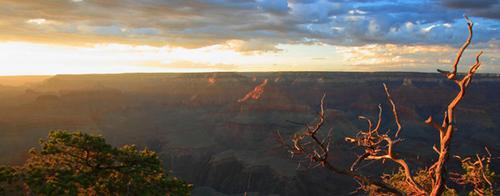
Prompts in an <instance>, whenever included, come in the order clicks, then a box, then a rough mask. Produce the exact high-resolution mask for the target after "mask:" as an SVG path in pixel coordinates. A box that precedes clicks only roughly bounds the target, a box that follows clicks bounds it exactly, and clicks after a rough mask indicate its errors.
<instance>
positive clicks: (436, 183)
mask: <svg viewBox="0 0 500 196" xmlns="http://www.w3.org/2000/svg"><path fill="white" fill-rule="evenodd" d="M465 19H466V21H467V26H468V30H469V36H468V38H467V40H466V41H465V43H464V44H463V45H462V47H461V48H460V50H459V51H458V53H457V57H456V59H455V62H454V63H453V65H452V69H453V70H452V71H450V72H448V71H442V70H439V69H438V71H439V72H440V73H441V74H443V75H445V77H446V78H447V79H448V80H450V81H453V82H454V83H455V84H456V85H457V86H458V87H459V92H458V93H457V95H456V96H455V97H454V99H453V100H452V101H451V102H450V103H449V104H448V106H447V110H446V111H445V112H444V114H443V116H444V118H443V122H442V123H441V124H437V123H435V122H434V121H433V118H432V117H431V116H429V118H428V119H427V120H426V121H425V123H427V124H429V125H431V126H433V127H434V128H436V129H437V130H438V131H439V144H438V146H437V147H436V145H434V146H433V149H434V151H435V152H436V153H437V154H438V155H439V157H438V159H437V160H436V162H435V163H434V164H432V165H431V166H430V167H428V169H426V170H425V171H426V172H427V176H428V178H429V179H430V181H431V188H430V189H424V188H423V187H422V185H420V184H418V183H417V182H416V181H415V180H414V175H415V174H412V170H411V169H410V166H409V165H408V163H407V161H405V160H404V159H403V158H400V157H399V156H398V155H397V154H396V153H394V144H396V143H398V142H400V141H401V139H400V138H399V134H400V131H401V129H402V126H401V123H400V120H399V116H398V113H397V108H396V104H395V103H394V100H393V99H392V97H391V94H390V92H389V89H388V87H387V85H385V84H384V85H383V86H384V90H385V94H386V96H387V100H388V102H389V103H390V105H391V106H392V113H393V115H394V121H395V124H396V125H397V131H396V132H395V133H394V134H391V133H390V131H389V130H387V131H385V132H381V131H382V130H381V122H382V107H381V106H380V105H379V113H378V120H377V123H376V125H375V127H373V123H372V121H371V120H370V119H369V118H367V117H364V116H360V117H359V118H360V119H362V120H366V121H367V123H368V129H367V130H363V131H359V132H358V133H357V134H356V135H355V136H353V137H346V138H345V141H347V142H349V143H351V144H354V145H355V146H357V147H358V148H361V149H362V150H363V151H364V153H363V154H361V155H358V157H357V159H356V160H354V162H353V163H352V165H351V167H350V168H349V169H342V168H337V167H335V166H334V165H333V164H332V163H330V161H329V155H330V142H331V137H332V132H331V130H330V131H329V132H328V134H327V135H326V136H325V137H320V136H319V135H318V132H319V131H320V129H321V128H322V126H323V124H324V122H325V111H324V107H325V106H324V104H325V103H324V102H325V95H323V98H322V99H321V104H320V112H319V114H318V121H317V122H316V123H315V124H314V125H312V126H311V125H306V126H305V127H306V129H305V130H304V131H302V132H300V133H298V134H295V135H294V136H293V137H292V138H291V141H289V142H286V141H285V140H284V139H283V137H282V136H281V135H280V134H279V132H278V134H277V135H278V140H279V142H280V143H281V144H282V145H283V146H285V147H287V148H288V150H289V152H290V153H291V155H292V157H301V159H300V160H299V164H302V163H304V162H309V166H310V167H318V166H321V167H324V168H326V169H328V170H330V171H332V172H335V173H338V174H342V175H346V176H350V177H352V178H353V179H355V180H356V181H357V182H358V183H359V184H360V185H361V186H360V190H364V191H374V189H375V191H376V192H378V193H380V192H386V193H391V194H396V195H402V194H409V195H432V196H437V195H442V193H443V191H444V187H445V184H446V179H447V176H446V173H445V170H444V167H445V165H446V162H447V160H448V157H449V148H450V142H451V139H452V136H453V133H454V128H455V123H454V114H455V108H456V107H457V105H458V104H459V103H460V102H461V100H462V99H463V97H464V95H465V92H466V90H467V88H468V87H469V86H470V84H471V81H472V78H473V76H474V74H475V73H476V71H477V70H478V68H479V67H480V65H481V63H480V61H479V57H480V56H481V54H482V52H479V53H478V54H477V55H476V61H475V64H473V65H472V66H471V67H470V68H469V71H468V72H467V73H465V74H464V75H463V77H462V78H461V79H458V74H457V67H458V64H459V62H460V59H461V58H462V54H463V52H464V51H465V49H466V48H467V47H468V46H469V44H470V43H471V39H472V35H473V33H472V32H473V31H472V27H473V23H472V21H470V20H469V18H467V17H465ZM477 159H478V161H476V162H470V163H469V162H467V163H469V165H472V166H477V167H478V168H479V169H480V170H478V171H483V170H482V168H484V167H483V164H482V162H483V161H484V160H485V159H484V158H483V159H481V158H479V156H478V157H477ZM369 160H371V161H374V160H381V161H392V162H394V163H396V164H398V165H399V166H400V167H401V168H402V171H403V173H404V177H405V180H404V183H405V187H406V188H405V191H404V192H403V191H402V190H399V189H397V188H395V187H393V186H392V185H391V184H389V183H387V182H384V181H379V180H376V179H370V178H368V177H366V176H363V175H361V174H360V173H358V172H357V169H358V165H360V163H361V162H363V161H369ZM465 161H470V159H467V160H465ZM488 161H489V159H488ZM455 179H459V181H460V179H462V178H460V177H459V176H458V177H456V178H455ZM467 180H470V179H462V180H461V182H462V183H463V184H466V183H470V182H469V181H467ZM474 180H475V181H474V183H475V184H474V186H475V187H476V185H477V186H479V184H480V185H481V186H484V183H482V182H483V181H486V182H487V183H486V184H489V185H491V182H489V181H488V179H487V178H486V177H484V175H483V176H482V177H481V176H480V175H477V178H474ZM481 180H483V181H481ZM477 181H481V183H478V182H477ZM491 186H492V185H491Z"/></svg>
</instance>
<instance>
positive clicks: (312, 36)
mask: <svg viewBox="0 0 500 196" xmlns="http://www.w3.org/2000/svg"><path fill="white" fill-rule="evenodd" d="M469 2H470V1H464V0H461V1H458V0H454V1H453V0H442V1H441V2H439V1H435V0H424V1H414V0H406V1H398V2H397V3H395V2H393V1H385V0H378V1H363V0H357V1H347V0H289V1H287V0H169V1H164V0H141V1H137V0H121V1H118V0H110V1H104V0H92V1H91V0H83V1H72V0H60V1H45V0H32V1H18V0H3V1H0V39H2V40H17V41H19V40H21V41H23V40H25V41H39V42H56V43H60V44H61V43H62V44H87V43H91V44H94V43H101V42H115V43H122V44H138V45H152V46H164V45H168V46H172V47H184V48H202V47H207V46H211V45H217V44H226V43H228V42H230V41H231V40H239V41H240V42H241V44H240V47H239V48H240V49H239V50H240V51H241V52H266V51H269V52H275V51H277V46H278V45H279V44H316V43H321V44H330V45H340V46H362V45H367V44H424V45H425V44H428V45H435V44H455V45H457V44H460V43H461V42H462V41H463V39H464V38H465V37H466V36H467V31H466V26H465V22H464V20H463V18H462V14H463V13H464V12H465V13H467V14H471V16H473V17H472V19H473V20H474V21H475V22H476V23H477V24H478V25H476V28H475V33H476V35H477V36H476V39H475V43H486V42H488V41H490V40H500V34H498V30H497V29H498V26H499V21H498V14H499V13H500V12H498V11H496V10H499V9H498V6H499V3H498V0H495V1H492V0H480V1H474V3H473V4H471V3H469ZM33 10H37V11H36V12H34V11H33ZM474 16H475V17H474Z"/></svg>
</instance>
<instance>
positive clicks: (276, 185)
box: [0, 72, 500, 195]
mask: <svg viewBox="0 0 500 196" xmlns="http://www.w3.org/2000/svg"><path fill="white" fill-rule="evenodd" d="M383 82H385V83H386V84H387V85H388V87H389V88H390V89H391V93H392V95H393V98H394V101H395V102H396V104H397V105H398V112H399V114H400V117H401V120H402V123H403V130H402V131H401V135H400V136H401V137H402V138H404V141H402V142H401V143H400V144H399V145H397V147H396V148H397V151H398V153H400V154H401V156H402V157H405V158H406V159H407V160H409V162H410V163H411V165H412V167H413V168H416V167H418V166H420V165H422V164H424V163H428V162H430V161H432V160H433V159H435V158H436V155H435V153H434V152H433V151H432V144H434V142H435V141H437V137H438V135H437V132H436V131H435V130H434V129H432V128H430V127H428V126H426V125H425V124H424V120H425V119H426V118H427V117H428V116H429V115H432V116H433V117H434V118H435V119H437V120H438V119H440V118H441V117H442V114H441V113H442V112H443V110H444V109H445V106H446V104H447V103H448V102H449V101H450V100H451V98H452V96H453V95H454V93H455V92H456V91H457V89H455V85H454V84H452V83H451V82H449V81H447V80H445V79H443V78H442V76H441V75H438V74H425V73H300V72H296V73H280V72H278V73H217V74H214V73H190V74H180V73H177V74H121V75H60V76H54V77H51V78H47V79H45V80H43V81H41V82H40V81H39V82H34V83H33V82H32V83H29V85H24V86H19V85H16V86H9V85H4V86H0V100H1V101H0V111H1V112H0V154H1V155H2V156H1V157H0V163H1V164H7V163H19V162H21V161H22V160H23V159H24V158H25V156H26V152H27V150H28V149H29V148H30V147H32V146H36V145H37V142H38V139H39V138H42V137H45V136H46V135H47V133H48V131H50V130H55V129H67V130H81V131H85V132H90V133H97V134H102V135H104V136H105V137H106V139H107V140H108V141H110V142H111V143H113V144H114V145H122V144H130V143H134V144H137V145H139V146H142V147H148V148H150V149H153V150H155V151H158V152H160V155H161V157H162V159H163V160H164V165H165V167H167V168H169V169H171V170H173V172H174V174H175V175H177V176H179V177H181V178H183V179H186V180H187V181H189V182H191V183H194V184H195V187H198V188H196V189H195V191H194V194H195V195H224V194H226V195H232V194H241V193H244V192H248V193H253V194H277V195H331V193H338V194H348V193H349V192H351V191H353V190H355V183H354V182H353V181H352V180H351V179H349V178H344V177H342V176H338V175H334V174H330V173H328V172H325V171H324V170H322V169H321V168H316V169H312V170H307V169H305V168H306V167H307V166H308V164H307V163H303V164H301V165H300V167H299V169H297V166H298V164H297V163H296V162H295V161H291V160H290V159H289V154H288V153H287V152H286V150H284V149H282V148H280V147H279V145H278V142H277V141H276V138H275V133H276V131H280V133H281V134H282V135H284V136H285V137H288V136H291V135H293V134H294V133H295V132H298V131H300V130H302V129H303V125H304V124H305V123H308V122H312V121H313V120H314V118H315V115H316V114H317V112H318V110H319V108H318V106H319V100H320V98H321V96H322V95H323V93H326V94H327V99H326V114H327V123H326V127H325V130H324V132H326V131H327V129H330V128H333V133H334V134H335V137H334V138H335V142H334V145H333V149H332V151H333V152H332V154H333V155H332V156H331V159H332V160H331V161H332V162H334V163H335V164H337V165H340V166H342V165H345V166H347V165H349V163H351V162H352V161H353V159H354V153H353V150H352V148H351V146H350V145H349V144H347V143H345V142H344V141H343V137H344V136H348V135H353V134H355V133H356V132H357V131H358V130H360V129H363V128H365V126H366V124H365V122H364V121H359V120H358V119H357V116H359V115H364V116H368V117H371V118H375V116H376V114H377V112H378V110H377V105H378V104H382V106H383V107H384V109H385V110H384V112H383V117H384V119H385V120H384V121H383V123H382V127H384V128H386V129H391V130H393V131H394V130H395V127H396V125H395V124H394V123H393V122H392V116H391V113H390V109H389V105H388V103H387V101H386V99H385V94H384V91H383V87H382V83H383ZM498 89H500V77H499V76H497V75H478V76H477V77H475V78H474V81H473V84H472V87H471V88H470V89H469V91H468V92H467V95H466V96H465V98H464V100H463V102H462V103H461V104H460V105H459V107H458V108H457V115H456V117H457V118H456V123H457V131H456V135H455V136H454V140H453V143H452V150H453V152H452V154H453V155H454V154H462V155H472V154H475V153H482V152H483V151H482V149H483V147H484V146H488V147H489V148H490V150H491V151H492V152H494V153H495V152H498V151H499V150H500V145H499V144H498V141H500V132H499V127H500V114H498V111H500V102H499V101H498V100H500V92H499V91H498ZM245 97H246V99H245ZM497 154H498V153H497ZM493 165H495V164H493ZM450 167H451V168H453V167H454V163H453V162H451V166H450ZM494 169H496V168H494ZM364 170H365V171H367V172H369V171H378V172H379V173H380V172H392V171H394V170H395V167H393V165H391V164H388V163H386V164H372V165H370V166H368V167H366V168H364Z"/></svg>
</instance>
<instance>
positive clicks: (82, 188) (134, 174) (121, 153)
mask: <svg viewBox="0 0 500 196" xmlns="http://www.w3.org/2000/svg"><path fill="white" fill-rule="evenodd" d="M40 144H41V149H40V150H39V151H37V150H35V149H31V150H30V155H29V158H28V159H27V161H26V162H25V164H24V165H22V166H19V167H2V168H0V193H1V191H2V190H3V191H8V189H10V191H12V188H11V187H14V186H18V187H19V186H20V187H22V188H18V189H17V191H18V192H21V191H24V192H25V193H28V194H29V193H36V194H37V195H169V194H171V195H189V193H190V191H191V188H192V187H191V185H189V184H187V183H185V182H183V181H181V180H179V179H177V178H175V177H173V176H171V175H169V174H167V173H166V172H165V171H164V169H163V167H162V164H161V161H160V160H159V158H158V155H157V154H156V153H155V152H153V151H150V150H147V149H145V150H137V148H136V147H135V146H134V145H125V146H123V147H120V148H115V147H112V146H111V145H109V144H107V143H106V141H105V140H104V138H103V137H101V136H94V135H89V134H85V133H80V132H66V131H53V132H50V133H49V136H48V138H47V139H46V140H41V141H40ZM1 186H3V189H2V188H1ZM21 193H22V192H21Z"/></svg>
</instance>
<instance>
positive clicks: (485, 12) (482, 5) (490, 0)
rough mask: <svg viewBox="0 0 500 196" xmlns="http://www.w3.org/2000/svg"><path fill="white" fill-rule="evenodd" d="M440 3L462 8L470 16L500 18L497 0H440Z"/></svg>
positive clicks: (499, 2)
mask: <svg viewBox="0 0 500 196" xmlns="http://www.w3.org/2000/svg"><path fill="white" fill-rule="evenodd" d="M442 3H443V4H444V5H445V6H446V7H449V8H454V9H460V10H464V11H465V12H467V14H469V15H471V16H481V17H485V18H492V19H500V11H498V10H500V1H499V0H475V1H467V0H442Z"/></svg>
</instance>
